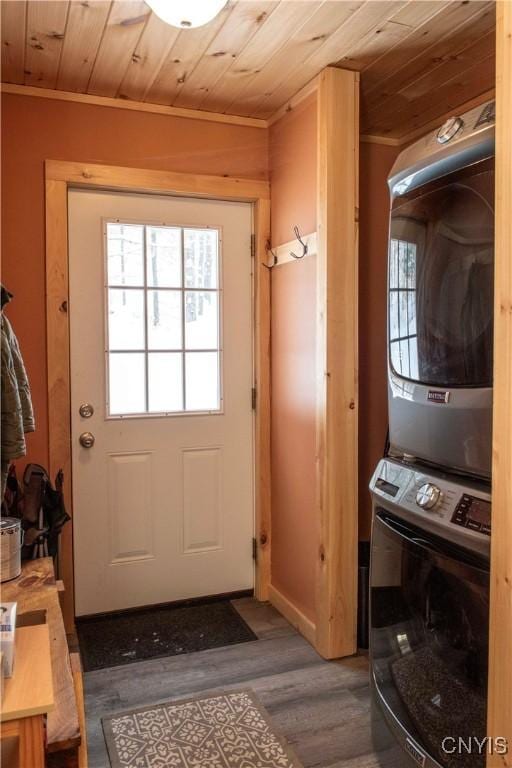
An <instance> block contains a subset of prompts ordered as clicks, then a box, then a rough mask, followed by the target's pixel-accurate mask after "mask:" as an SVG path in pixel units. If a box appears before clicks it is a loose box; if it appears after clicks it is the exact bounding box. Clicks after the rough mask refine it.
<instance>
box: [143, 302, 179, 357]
mask: <svg viewBox="0 0 512 768" xmlns="http://www.w3.org/2000/svg"><path fill="white" fill-rule="evenodd" d="M181 297H182V292H181V291H148V348H149V349H166V350H170V349H181V343H182V338H181V337H182V333H181Z"/></svg>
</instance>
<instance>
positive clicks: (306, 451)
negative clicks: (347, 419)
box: [269, 96, 318, 620]
mask: <svg viewBox="0 0 512 768" xmlns="http://www.w3.org/2000/svg"><path fill="white" fill-rule="evenodd" d="M269 142H270V146H269V149H270V179H271V185H272V243H273V245H281V244H283V243H285V242H288V241H290V240H292V239H293V226H294V225H295V224H297V225H298V227H299V229H300V230H301V232H303V233H304V234H308V233H310V232H313V231H315V230H316V97H315V96H313V97H311V98H309V99H307V100H305V101H304V102H302V103H301V104H299V105H298V107H296V108H295V109H294V110H293V111H292V112H289V113H287V114H286V115H285V116H284V117H283V118H281V120H279V121H278V122H276V123H275V124H274V125H273V126H272V127H271V128H270V136H269ZM315 346H316V258H315V257H314V256H308V257H306V258H305V259H304V260H303V261H296V262H289V263H287V264H283V265H281V266H277V267H275V268H274V269H273V270H272V584H273V586H274V587H275V588H276V589H278V590H279V591H280V592H281V593H282V594H283V595H284V596H285V597H286V598H288V599H289V600H290V601H291V602H292V603H293V604H294V605H295V606H296V607H298V608H299V609H300V610H301V611H302V612H303V613H304V614H305V615H306V616H307V617H308V618H310V619H312V620H314V619H315V562H316V551H317V542H318V529H317V525H318V523H317V516H316V483H315V443H316V435H315V430H316V425H315V418H316V382H315V376H316V371H315V357H316V349H315Z"/></svg>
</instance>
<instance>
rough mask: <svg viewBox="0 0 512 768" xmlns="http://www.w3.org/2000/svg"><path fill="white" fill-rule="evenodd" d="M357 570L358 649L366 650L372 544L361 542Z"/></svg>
mask: <svg viewBox="0 0 512 768" xmlns="http://www.w3.org/2000/svg"><path fill="white" fill-rule="evenodd" d="M358 555H359V557H358V561H359V564H358V570H357V647H358V648H362V649H363V650H366V649H367V648H368V645H369V632H368V623H369V618H370V617H369V610H370V542H369V541H360V542H359V552H358Z"/></svg>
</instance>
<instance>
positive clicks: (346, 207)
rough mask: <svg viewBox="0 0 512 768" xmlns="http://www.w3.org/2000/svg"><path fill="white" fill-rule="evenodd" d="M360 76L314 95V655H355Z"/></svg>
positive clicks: (335, 72)
mask: <svg viewBox="0 0 512 768" xmlns="http://www.w3.org/2000/svg"><path fill="white" fill-rule="evenodd" d="M358 158H359V75H358V74H357V73H355V72H349V71H346V70H341V69H335V68H333V67H328V68H327V69H325V70H324V71H323V72H322V73H321V75H320V78H319V87H318V212H317V221H318V225H317V226H318V234H317V237H318V246H317V249H318V255H317V265H318V266H317V269H318V272H317V302H318V306H317V317H318V327H317V377H318V384H317V493H318V505H317V506H318V511H319V521H320V545H319V551H318V560H317V583H316V648H317V650H318V652H319V653H320V654H321V655H322V656H324V657H325V658H336V657H339V656H347V655H350V654H353V653H355V652H356V650H357V639H356V637H357V627H356V625H357V615H356V614H357V502H358V499H357V488H358V463H357V440H358V434H357V423H358V406H357V402H358V392H357V385H358V381H357V367H358V357H357V356H358V320H357V317H358V303H357V296H358V225H357V217H358V216H357V209H358V173H359V168H358Z"/></svg>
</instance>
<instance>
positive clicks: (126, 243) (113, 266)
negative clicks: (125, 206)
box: [107, 224, 144, 287]
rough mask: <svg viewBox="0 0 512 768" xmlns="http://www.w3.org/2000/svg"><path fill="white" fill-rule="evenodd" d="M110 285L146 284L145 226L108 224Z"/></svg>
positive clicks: (108, 273) (108, 271)
mask: <svg viewBox="0 0 512 768" xmlns="http://www.w3.org/2000/svg"><path fill="white" fill-rule="evenodd" d="M107 275H108V284H109V285H137V286H141V287H142V286H143V285H144V227H142V226H140V225H139V224H136V225H133V224H107Z"/></svg>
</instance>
